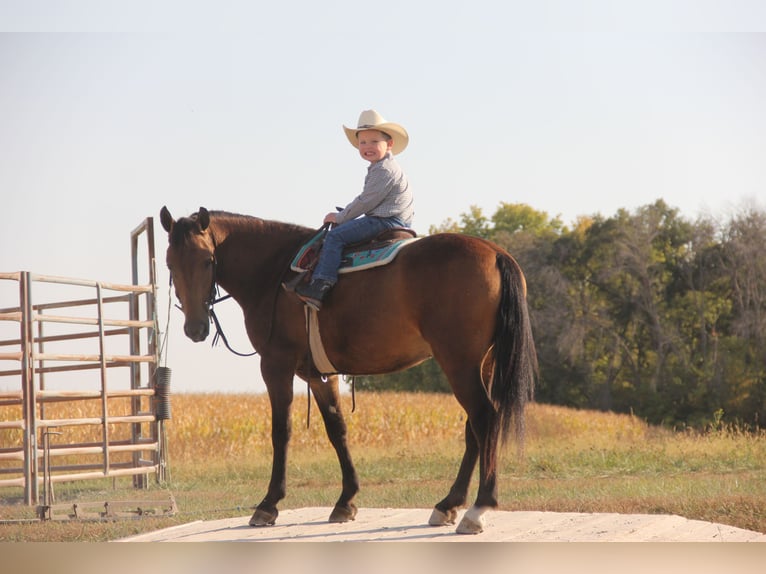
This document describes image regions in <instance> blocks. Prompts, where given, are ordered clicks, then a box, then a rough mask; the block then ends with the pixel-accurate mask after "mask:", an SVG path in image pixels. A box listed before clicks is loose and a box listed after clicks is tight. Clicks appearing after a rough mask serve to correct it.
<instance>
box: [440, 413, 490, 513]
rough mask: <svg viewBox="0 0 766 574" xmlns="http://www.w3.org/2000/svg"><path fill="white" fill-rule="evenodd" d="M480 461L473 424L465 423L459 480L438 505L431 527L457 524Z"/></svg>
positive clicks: (457, 479) (456, 480)
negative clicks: (477, 463)
mask: <svg viewBox="0 0 766 574" xmlns="http://www.w3.org/2000/svg"><path fill="white" fill-rule="evenodd" d="M478 459H479V447H478V444H477V443H476V437H474V435H473V431H472V430H471V423H470V422H469V421H466V423H465V452H464V453H463V460H462V461H461V463H460V469H459V470H458V473H457V478H455V482H454V483H453V484H452V487H451V488H450V491H449V494H447V496H446V497H445V498H444V499H442V500H441V501H439V502H438V503H436V506H434V509H433V512H432V513H431V518H430V519H429V520H428V524H430V525H431V526H446V525H451V524H455V522H456V520H457V509H458V508H460V507H462V506H463V505H464V504H465V501H466V499H467V497H468V487H469V486H470V484H471V476H472V475H473V471H474V469H475V468H476V462H477V461H478Z"/></svg>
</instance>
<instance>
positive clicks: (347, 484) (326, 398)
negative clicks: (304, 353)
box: [310, 376, 359, 522]
mask: <svg viewBox="0 0 766 574" xmlns="http://www.w3.org/2000/svg"><path fill="white" fill-rule="evenodd" d="M310 386H311V391H312V393H313V394H314V398H315V399H316V402H317V406H318V407H319V412H320V413H321V415H322V420H323V421H324V425H325V430H326V431H327V437H328V438H329V440H330V444H332V446H333V448H334V449H335V452H336V454H337V456H338V462H339V463H340V468H341V473H342V475H343V489H342V491H341V494H340V497H339V498H338V501H337V502H336V503H335V507H334V508H333V510H332V513H331V514H330V518H329V522H348V521H350V520H354V518H355V517H356V513H357V507H356V504H354V497H355V496H356V494H357V492H359V478H358V477H357V474H356V469H355V468H354V463H353V461H352V459H351V453H350V451H349V448H348V441H347V434H348V430H347V427H346V421H345V419H344V418H343V412H342V411H341V405H340V393H339V392H338V377H337V376H332V377H329V379H328V380H327V382H322V381H318V380H316V379H312V380H311V383H310Z"/></svg>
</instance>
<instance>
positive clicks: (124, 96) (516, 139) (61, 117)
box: [0, 0, 766, 392]
mask: <svg viewBox="0 0 766 574" xmlns="http://www.w3.org/2000/svg"><path fill="white" fill-rule="evenodd" d="M123 4H125V5H129V6H130V8H128V11H125V9H124V8H120V5H119V4H115V3H110V2H102V1H96V0H89V1H72V0H62V1H60V2H55V3H54V2H50V1H47V0H28V1H26V2H22V1H7V0H0V196H1V197H2V206H3V222H2V225H0V272H12V271H20V270H23V271H32V272H34V273H40V274H45V275H56V276H63V277H74V278H85V279H92V280H99V281H106V282H114V283H129V282H130V232H131V231H132V230H133V229H134V228H135V227H136V226H138V225H139V224H140V223H141V222H142V221H144V219H145V218H147V217H152V218H154V226H155V233H156V238H157V247H156V257H157V270H158V274H159V280H158V283H159V287H160V290H159V296H158V298H159V301H160V304H161V306H162V307H161V312H160V314H159V315H160V317H159V320H160V327H161V330H162V331H163V333H166V334H167V340H166V341H167V343H166V347H165V349H164V354H165V356H164V361H165V363H166V364H167V366H169V367H171V368H172V369H173V373H174V374H173V386H174V390H175V391H181V392H183V391H210V392H213V391H225V392H231V391H252V392H261V391H263V390H264V387H263V383H262V381H261V379H260V374H259V369H258V359H257V358H252V359H243V358H239V357H235V356H233V355H230V354H229V353H228V351H226V350H225V349H224V348H223V346H219V347H216V348H210V345H209V342H206V343H198V344H194V343H192V342H191V341H189V340H187V339H185V337H184V335H183V331H182V323H183V321H182V316H181V312H180V311H178V310H176V309H172V308H171V309H170V313H169V315H168V313H167V309H168V301H169V299H170V296H169V295H170V294H169V292H168V276H167V271H166V269H165V266H164V251H165V246H166V237H165V234H164V232H163V231H162V229H161V227H160V225H159V215H158V214H159V210H160V208H161V207H162V206H163V205H167V206H168V208H169V209H170V211H171V212H172V213H173V215H174V216H176V217H180V216H183V215H188V214H190V213H192V212H194V211H196V210H197V209H198V208H199V207H200V206H204V207H207V208H208V209H223V210H227V211H233V212H239V213H245V214H251V215H255V216H258V217H263V218H265V219H275V220H281V221H289V222H293V223H299V224H303V225H306V226H309V227H318V226H319V225H320V224H321V220H322V217H323V216H324V214H325V213H326V212H328V211H331V210H333V209H334V207H335V206H336V205H345V204H346V203H348V202H349V201H351V199H353V197H354V196H355V195H357V194H358V193H359V192H360V191H361V185H362V182H363V178H364V175H365V172H366V163H365V162H364V161H363V160H362V159H361V158H360V157H359V156H358V155H357V152H356V150H355V149H354V148H352V147H351V146H350V145H349V143H348V141H347V140H346V138H345V136H344V134H343V130H342V128H341V126H342V125H347V126H353V125H355V123H356V121H357V118H358V116H359V113H360V112H361V111H362V110H364V109H369V108H374V109H376V110H377V111H378V112H380V113H381V114H382V115H383V116H384V117H385V118H386V119H387V120H389V121H393V122H397V123H400V124H402V125H403V126H404V127H405V128H406V129H407V130H408V132H409V134H410V145H409V147H408V148H407V150H406V151H405V152H404V153H403V154H401V156H399V162H400V164H401V165H402V167H403V169H404V170H405V172H406V173H407V175H408V177H409V180H410V184H411V186H412V188H413V190H414V193H415V198H416V199H415V201H416V214H415V222H414V227H415V229H416V230H417V231H419V232H420V233H427V232H428V230H429V227H430V226H432V225H440V224H442V223H444V222H445V221H446V220H447V219H453V220H456V221H459V219H460V215H461V214H463V213H467V212H469V211H470V208H471V206H477V207H479V208H481V209H482V211H483V213H484V214H485V215H486V216H491V215H492V214H493V213H494V211H495V210H496V209H497V207H498V206H499V205H500V204H501V203H503V202H505V203H525V204H528V205H530V206H531V207H533V208H535V209H537V210H540V211H544V212H546V213H548V214H549V215H550V216H551V217H555V216H559V217H560V218H561V219H562V220H563V221H564V223H565V224H570V223H572V222H574V221H575V220H576V218H577V217H579V216H583V215H593V214H600V215H603V216H607V217H608V216H611V215H614V214H615V213H616V212H617V210H619V209H628V210H634V209H636V208H638V207H641V206H644V205H648V204H651V203H653V202H654V201H656V200H657V199H663V200H664V201H665V202H666V203H667V204H668V205H670V206H671V207H675V208H678V209H679V210H680V212H681V213H682V215H684V216H687V217H689V218H692V219H694V218H696V217H698V216H700V215H713V216H714V217H722V218H725V217H726V216H727V215H728V214H731V213H733V212H734V211H736V210H737V209H740V208H741V207H742V206H743V205H751V204H753V203H755V204H756V205H758V206H760V207H763V206H764V205H765V204H766V203H765V202H766V104H764V102H766V4H764V3H763V2H758V1H744V0H726V1H723V2H720V1H717V0H697V1H691V0H689V1H681V0H673V1H665V2H653V1H644V2H607V1H576V0H573V1H553V0H548V1H539V2H529V1H515V0H502V1H500V0H497V1H487V0H474V1H472V2H452V1H449V0H442V1H425V0H424V1H413V0H406V1H400V0H392V1H389V2H387V3H385V4H381V3H360V2H352V1H346V0H343V1H341V0H325V1H323V2H314V1H309V0H302V1H296V0H292V1H291V0H284V1H280V2H273V1H269V2H261V1H256V2H237V1H231V0H221V1H216V2H200V1H186V2H170V1H164V2H163V1H156V2H150V1H147V0H138V1H135V2H131V3H123ZM0 283H3V282H2V281H0ZM14 289H16V287H15V286H13V287H12V288H8V286H7V285H4V286H2V287H0V298H2V299H0V308H1V307H10V306H13V305H16V304H18V303H17V300H16V299H14V298H15V297H16V291H14ZM218 313H219V316H220V317H221V319H222V321H223V323H224V328H225V331H226V333H227V335H228V337H229V339H230V341H231V342H232V344H233V345H234V346H235V347H236V348H238V349H239V350H243V351H244V350H249V345H248V342H247V340H246V338H245V336H244V330H243V328H242V319H241V314H239V312H238V308H237V307H236V304H235V303H233V302H229V303H223V304H221V305H219V309H218ZM168 316H169V317H170V320H169V323H168ZM2 327H5V328H6V330H7V328H8V326H7V325H0V328H2ZM3 332H4V331H2V330H0V336H2V333H3ZM0 368H7V365H0ZM221 373H225V375H222V374H221ZM2 384H4V383H3V382H2V380H0V385H2ZM300 388H302V386H301V384H296V390H299V389H300Z"/></svg>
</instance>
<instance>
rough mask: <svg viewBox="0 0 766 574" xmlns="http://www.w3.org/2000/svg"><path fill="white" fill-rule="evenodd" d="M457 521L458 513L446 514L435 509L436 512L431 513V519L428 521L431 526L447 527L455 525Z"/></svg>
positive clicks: (450, 512) (451, 511)
mask: <svg viewBox="0 0 766 574" xmlns="http://www.w3.org/2000/svg"><path fill="white" fill-rule="evenodd" d="M456 519H457V512H455V511H454V510H450V511H449V513H445V512H442V511H441V510H439V509H438V508H434V511H433V512H432V513H431V518H429V519H428V524H430V525H431V526H447V525H448V524H455V520H456Z"/></svg>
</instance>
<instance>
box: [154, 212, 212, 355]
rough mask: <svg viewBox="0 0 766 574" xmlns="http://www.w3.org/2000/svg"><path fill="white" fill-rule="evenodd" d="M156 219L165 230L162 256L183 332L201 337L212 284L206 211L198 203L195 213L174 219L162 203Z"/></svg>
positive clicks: (207, 322) (204, 334) (195, 338)
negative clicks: (181, 319)
mask: <svg viewBox="0 0 766 574" xmlns="http://www.w3.org/2000/svg"><path fill="white" fill-rule="evenodd" d="M160 221H161V222H162V227H163V228H164V229H165V231H167V232H168V250H167V254H166V256H165V260H166V263H167V266H168V270H169V271H170V279H171V282H172V283H173V285H174V287H175V292H176V297H177V298H178V301H179V303H180V305H181V310H182V311H183V314H184V319H185V321H184V333H186V336H187V337H189V338H190V339H191V340H192V341H194V342H199V341H204V340H205V339H206V338H207V336H208V334H209V333H210V308H211V305H212V303H213V299H214V297H215V287H216V277H215V241H214V239H213V236H212V234H211V232H210V229H209V226H210V213H209V212H208V210H207V209H205V208H204V207H200V208H199V211H198V212H197V213H196V214H193V215H192V216H190V217H182V218H181V219H179V220H178V221H176V220H174V219H173V216H172V215H170V211H168V208H167V207H163V208H162V210H161V211H160Z"/></svg>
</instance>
